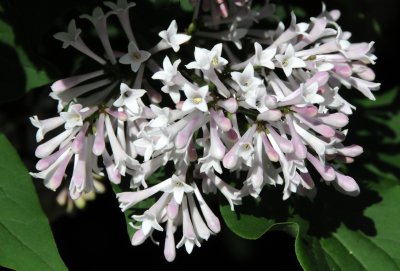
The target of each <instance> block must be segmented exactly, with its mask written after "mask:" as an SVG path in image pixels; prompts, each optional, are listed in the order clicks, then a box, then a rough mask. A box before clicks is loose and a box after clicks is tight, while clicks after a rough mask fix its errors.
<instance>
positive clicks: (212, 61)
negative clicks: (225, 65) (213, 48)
mask: <svg viewBox="0 0 400 271" xmlns="http://www.w3.org/2000/svg"><path fill="white" fill-rule="evenodd" d="M211 64H213V65H214V66H217V65H218V57H216V56H214V57H213V59H212V60H211Z"/></svg>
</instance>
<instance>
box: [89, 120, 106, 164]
mask: <svg viewBox="0 0 400 271" xmlns="http://www.w3.org/2000/svg"><path fill="white" fill-rule="evenodd" d="M105 147H106V144H105V141H104V114H103V113H102V114H100V116H99V119H98V120H97V125H96V136H95V138H94V143H93V148H92V151H93V153H94V154H95V155H97V156H99V155H101V154H102V153H103V152H104V150H105Z"/></svg>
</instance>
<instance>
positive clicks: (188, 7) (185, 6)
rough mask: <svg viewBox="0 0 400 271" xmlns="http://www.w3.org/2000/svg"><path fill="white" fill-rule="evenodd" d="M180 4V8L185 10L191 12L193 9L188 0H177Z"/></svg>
mask: <svg viewBox="0 0 400 271" xmlns="http://www.w3.org/2000/svg"><path fill="white" fill-rule="evenodd" d="M179 2H180V4H181V8H182V9H183V10H184V11H186V12H192V11H193V6H192V4H191V3H190V1H189V0H179Z"/></svg>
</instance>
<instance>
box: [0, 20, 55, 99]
mask: <svg viewBox="0 0 400 271" xmlns="http://www.w3.org/2000/svg"><path fill="white" fill-rule="evenodd" d="M15 38H16V37H15V34H14V31H13V28H12V27H11V25H9V24H7V23H6V22H5V21H3V20H0V48H1V50H0V58H1V59H2V60H3V62H4V63H2V68H1V72H2V73H5V74H9V77H7V78H5V80H4V81H2V82H1V83H0V86H1V91H2V92H1V99H0V102H7V101H10V100H14V99H17V98H19V97H20V96H22V95H23V94H24V92H26V91H29V90H31V89H33V88H36V87H40V86H43V85H45V84H48V83H49V82H50V78H49V76H48V75H47V73H46V72H45V71H44V70H42V69H38V68H37V67H36V66H35V65H34V64H33V62H32V61H31V59H30V57H29V56H28V54H27V52H26V51H25V50H24V48H23V47H22V46H20V45H18V44H17V43H16V40H15Z"/></svg>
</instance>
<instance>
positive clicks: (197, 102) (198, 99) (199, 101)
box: [192, 97, 203, 104]
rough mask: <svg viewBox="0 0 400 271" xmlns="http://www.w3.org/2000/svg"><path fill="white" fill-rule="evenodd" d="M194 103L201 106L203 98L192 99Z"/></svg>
mask: <svg viewBox="0 0 400 271" xmlns="http://www.w3.org/2000/svg"><path fill="white" fill-rule="evenodd" d="M192 101H193V103H195V104H199V103H201V102H202V101H203V98H201V97H194V98H193V99H192Z"/></svg>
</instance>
